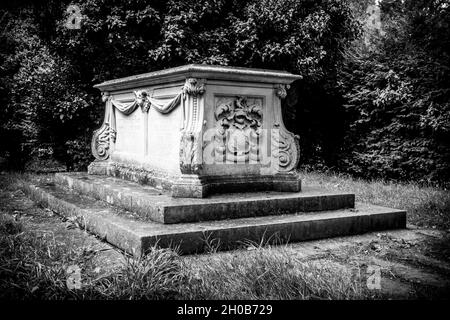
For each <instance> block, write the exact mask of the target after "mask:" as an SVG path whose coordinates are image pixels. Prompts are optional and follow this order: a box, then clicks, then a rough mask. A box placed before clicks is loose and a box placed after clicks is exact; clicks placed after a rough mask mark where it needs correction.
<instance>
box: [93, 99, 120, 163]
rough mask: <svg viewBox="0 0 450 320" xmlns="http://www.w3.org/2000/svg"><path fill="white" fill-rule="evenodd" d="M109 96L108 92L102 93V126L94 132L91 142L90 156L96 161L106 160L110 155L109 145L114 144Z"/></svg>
mask: <svg viewBox="0 0 450 320" xmlns="http://www.w3.org/2000/svg"><path fill="white" fill-rule="evenodd" d="M110 100H111V96H110V95H109V93H108V92H103V93H102V101H103V102H105V118H104V120H103V124H102V126H101V127H100V128H99V129H97V130H95V131H94V134H93V136H92V142H91V150H92V154H93V155H94V157H95V158H96V159H97V160H107V159H108V158H109V155H110V151H111V145H112V143H114V142H115V139H116V131H115V130H114V129H113V128H112V127H111V126H110V124H109V121H110V115H111V112H112V110H111V101H110Z"/></svg>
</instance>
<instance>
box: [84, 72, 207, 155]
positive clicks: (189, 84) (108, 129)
mask: <svg viewBox="0 0 450 320" xmlns="http://www.w3.org/2000/svg"><path fill="white" fill-rule="evenodd" d="M204 84H205V81H204V80H199V79H195V78H188V79H186V81H185V84H184V85H183V87H182V89H181V90H180V92H179V93H178V94H177V95H176V96H175V97H174V98H173V99H171V100H169V101H167V100H159V99H154V98H152V97H150V94H149V93H148V92H147V91H146V90H137V91H134V95H135V97H134V100H133V101H132V102H130V103H122V102H120V101H117V100H114V99H113V98H112V97H111V96H110V95H109V93H108V92H103V93H102V101H103V102H105V103H106V107H105V119H104V120H103V124H102V126H101V127H100V128H99V129H98V130H96V131H94V134H93V137H92V143H91V149H92V154H93V155H94V157H95V158H96V159H97V160H107V159H108V158H109V153H110V152H111V142H112V143H114V142H115V138H116V134H117V131H116V121H115V112H116V111H118V112H121V113H123V114H125V115H129V114H131V113H133V112H134V111H135V110H136V109H137V108H141V109H142V111H143V112H148V111H149V110H150V108H154V109H155V110H156V111H158V112H159V113H162V114H168V113H170V112H171V111H172V110H173V109H175V108H176V107H177V106H179V105H180V104H184V100H185V99H187V98H189V97H193V98H194V99H195V103H194V104H195V105H196V104H197V101H196V100H197V96H200V95H202V94H203V93H204V92H205V85H204Z"/></svg>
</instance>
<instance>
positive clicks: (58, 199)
mask: <svg viewBox="0 0 450 320" xmlns="http://www.w3.org/2000/svg"><path fill="white" fill-rule="evenodd" d="M23 189H24V191H25V192H26V193H27V194H28V195H29V196H30V197H31V198H32V199H33V200H35V201H38V202H41V203H42V204H43V205H45V206H48V207H49V208H50V209H51V210H53V211H55V212H58V213H59V214H61V215H63V216H66V217H74V216H76V217H78V218H79V221H82V222H84V225H85V227H86V229H87V230H89V231H91V232H93V233H95V234H97V235H98V236H100V237H102V238H104V239H105V240H106V241H108V242H109V243H111V244H113V245H115V246H117V247H119V248H121V249H123V250H125V251H127V252H130V253H132V254H135V255H140V254H142V253H145V251H146V250H147V249H148V248H150V247H151V246H152V245H153V244H154V243H156V242H157V243H158V245H159V246H161V247H169V246H172V247H175V246H179V248H180V250H181V252H182V253H184V254H189V253H195V252H202V251H204V250H205V248H206V243H205V240H206V239H210V240H212V239H218V240H219V241H220V247H219V248H218V249H219V250H226V249H231V248H234V247H236V246H241V245H242V243H243V242H244V241H245V240H248V241H257V242H259V241H260V240H261V239H265V240H268V239H272V241H274V242H276V243H283V242H287V241H289V242H295V241H303V240H312V239H319V238H326V237H333V236H344V235H354V234H359V233H365V232H368V231H375V230H385V229H398V228H405V226H406V212H405V211H402V210H395V209H389V208H383V207H379V206H371V205H362V204H358V205H357V206H356V209H343V210H335V211H324V212H318V213H307V214H289V215H279V216H277V215H272V216H264V217H253V218H239V219H231V220H220V221H203V222H197V223H179V224H161V223H157V222H150V221H145V222H143V221H138V220H135V219H133V218H132V217H130V216H129V214H128V213H127V212H122V211H120V210H117V209H115V208H113V207H109V206H107V205H105V204H102V203H101V202H99V201H95V200H93V199H91V198H88V197H83V196H80V195H76V194H75V193H73V192H71V191H67V190H65V189H62V188H60V187H57V186H56V185H54V184H53V185H52V184H43V185H32V184H27V183H25V184H24V185H23Z"/></svg>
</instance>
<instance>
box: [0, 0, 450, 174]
mask: <svg viewBox="0 0 450 320" xmlns="http://www.w3.org/2000/svg"><path fill="white" fill-rule="evenodd" d="M367 2H368V0H367V1H365V2H360V1H350V3H349V2H348V1H340V0H320V1H317V0H246V1H242V0H196V1H194V0H172V1H162V0H152V1H144V0H136V1H133V0H125V1H122V0H121V1H119V0H115V1H106V0H79V1H76V2H72V1H54V0H48V1H31V0H22V1H14V2H12V1H11V2H9V3H8V2H6V3H5V4H2V5H3V8H2V9H0V19H1V20H0V38H1V39H0V41H1V43H2V45H1V47H0V66H1V68H0V114H1V116H0V136H1V139H0V157H1V158H6V159H12V160H13V161H11V162H10V165H13V166H16V167H17V168H23V167H24V166H25V167H27V166H29V164H27V161H28V160H29V159H34V158H46V157H47V158H52V159H57V160H59V161H60V162H62V163H63V164H64V165H66V166H67V167H68V168H69V169H76V170H78V169H83V168H85V167H86V165H87V164H88V163H89V162H90V161H92V156H91V155H90V151H89V142H90V137H91V134H92V131H93V130H94V129H95V128H96V127H98V126H99V124H100V123H99V122H100V121H101V119H102V117H101V114H102V112H103V105H102V103H101V101H100V96H99V93H98V91H97V90H95V89H93V88H92V86H93V84H95V83H98V82H101V81H104V80H108V79H113V78H117V77H122V76H128V75H132V74H137V73H143V72H149V71H153V70H158V69H164V68H168V67H174V66H179V65H183V64H188V63H207V64H221V65H233V66H244V67H255V68H272V69H282V70H287V71H290V72H294V73H299V74H301V75H303V77H304V78H303V79H302V80H300V81H297V82H295V83H294V84H293V86H292V87H291V89H290V90H289V96H288V99H286V101H285V103H284V112H285V119H286V124H287V126H288V128H289V129H290V130H291V131H293V132H295V133H297V134H299V135H300V136H301V149H302V160H301V161H302V165H313V166H315V167H318V166H328V167H334V168H338V169H339V170H343V171H348V172H351V173H353V174H357V175H361V176H364V177H383V178H394V179H415V180H420V181H433V182H445V181H448V178H449V162H450V161H449V145H448V142H447V141H449V140H450V139H448V138H449V112H448V111H449V103H448V101H449V94H450V93H449V88H450V87H449V70H448V68H449V65H450V64H449V60H448V59H449V54H448V49H447V47H450V46H448V42H449V41H448V37H449V34H450V33H449V32H448V29H449V28H448V21H449V19H448V18H449V7H450V6H449V5H448V1H425V0H405V1H403V2H400V1H391V0H384V1H382V20H383V24H384V25H385V27H384V29H385V31H386V34H385V35H384V36H383V37H379V38H377V37H374V38H373V39H372V41H373V45H372V46H371V47H370V48H366V47H365V46H364V45H363V44H362V43H361V41H360V40H356V41H355V39H356V37H357V36H358V35H359V34H361V33H362V28H361V25H360V24H359V23H358V22H357V20H356V19H355V17H354V13H355V12H356V11H358V10H359V11H362V12H364V10H365V7H366V4H367ZM446 3H447V5H445V4H446ZM69 4H76V5H78V6H79V7H80V9H81V13H82V15H83V17H82V21H81V28H80V29H75V30H73V29H68V28H67V27H66V26H65V23H66V21H67V19H68V13H67V12H66V9H67V7H68V5H69ZM355 8H356V9H355Z"/></svg>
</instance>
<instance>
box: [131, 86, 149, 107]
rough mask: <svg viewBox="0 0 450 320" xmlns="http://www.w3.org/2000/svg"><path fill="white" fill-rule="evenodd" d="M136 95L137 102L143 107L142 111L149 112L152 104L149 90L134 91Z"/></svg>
mask: <svg viewBox="0 0 450 320" xmlns="http://www.w3.org/2000/svg"><path fill="white" fill-rule="evenodd" d="M134 96H135V101H136V104H137V105H138V107H140V108H141V110H142V112H148V110H149V109H150V106H151V103H150V100H149V99H148V96H149V94H148V92H147V91H145V90H138V91H134Z"/></svg>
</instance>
